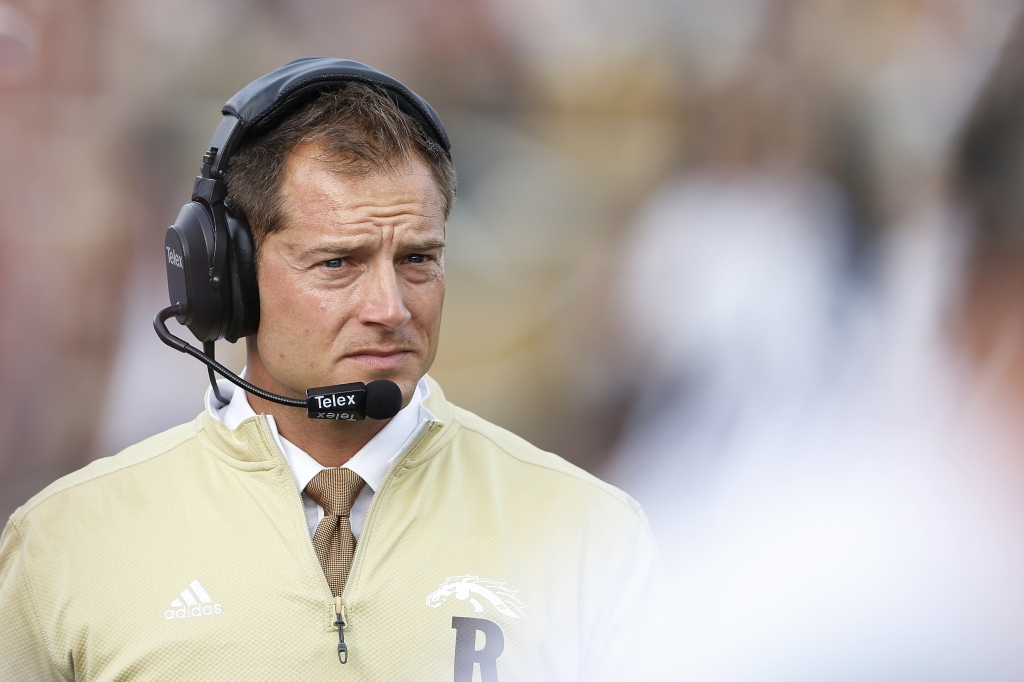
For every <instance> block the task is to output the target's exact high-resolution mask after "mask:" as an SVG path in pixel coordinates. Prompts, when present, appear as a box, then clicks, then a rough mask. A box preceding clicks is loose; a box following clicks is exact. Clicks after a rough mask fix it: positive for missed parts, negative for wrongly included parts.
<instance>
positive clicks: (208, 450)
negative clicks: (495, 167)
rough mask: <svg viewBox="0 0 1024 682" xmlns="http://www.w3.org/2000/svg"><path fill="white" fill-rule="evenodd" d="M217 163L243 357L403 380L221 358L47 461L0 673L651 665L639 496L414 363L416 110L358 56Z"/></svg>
mask: <svg viewBox="0 0 1024 682" xmlns="http://www.w3.org/2000/svg"><path fill="white" fill-rule="evenodd" d="M403 87H404V86H403ZM225 182H226V187H227V192H228V199H229V202H230V205H231V208H232V210H235V211H240V212H242V213H244V215H245V216H246V217H247V218H248V220H249V224H250V226H251V230H252V237H253V240H254V242H255V246H256V254H257V257H256V265H257V277H258V288H259V305H260V317H259V326H258V330H257V331H256V333H255V334H254V335H252V336H249V337H248V339H247V363H248V364H247V370H246V378H247V380H248V381H250V382H252V383H253V384H255V385H256V386H258V387H260V388H262V389H264V390H266V391H269V392H271V393H276V394H279V395H280V394H283V395H285V396H302V395H303V394H304V391H305V390H306V389H307V388H309V387H311V386H323V385H328V384H341V383H345V382H354V381H361V382H370V381H374V380H379V379H387V380H390V381H393V382H395V383H396V384H397V385H398V387H399V388H400V389H401V394H402V405H403V408H402V409H401V411H400V412H399V413H398V414H397V415H396V416H395V417H394V418H392V419H390V420H386V421H385V420H382V421H375V420H371V419H366V420H363V421H356V422H345V421H333V420H316V419H309V418H308V417H307V416H306V414H305V413H304V412H303V411H302V410H299V409H296V408H294V407H286V406H281V405H279V404H276V403H273V402H269V401H268V400H265V399H263V398H260V397H257V396H254V395H247V394H246V393H245V392H243V391H242V390H240V389H234V387H233V386H231V385H230V384H228V383H226V382H219V386H218V389H219V390H218V391H217V393H220V394H221V395H222V396H224V397H225V398H226V400H227V402H226V403H222V402H220V401H219V400H217V399H216V397H215V395H214V392H210V393H208V396H207V410H206V411H204V412H203V414H201V415H200V416H199V417H198V419H197V420H196V421H195V422H193V423H191V424H186V425H183V426H180V427H177V428H175V429H172V430H170V431H168V432H166V433H163V434H160V435H158V436H155V437H153V438H151V439H149V440H146V441H144V442H142V443H140V444H138V445H136V446H134V447H132V448H129V449H128V450H126V451H125V452H122V453H121V454H119V455H116V456H114V457H111V458H107V459H104V460H100V461H97V462H94V463H93V464H91V465H89V466H87V467H86V468H84V469H82V470H81V471H79V472H77V473H74V474H72V475H70V476H67V477H65V478H63V479H61V480H59V481H57V482H56V483H54V484H53V485H51V486H50V487H48V488H47V489H46V490H44V491H43V492H41V493H40V494H39V495H37V496H36V497H35V498H33V499H32V500H30V501H29V502H28V503H27V504H26V505H25V506H24V507H22V508H21V509H19V510H18V511H17V512H16V513H15V514H14V515H13V516H12V518H11V520H10V522H9V523H8V525H7V528H6V529H5V531H4V534H3V538H2V542H0V618H2V627H0V679H3V680H45V679H52V680H60V679H65V680H71V679H74V680H112V679H132V680H166V679H203V680H228V679H231V680H234V679H239V678H253V677H256V678H260V679H268V680H281V679H303V680H317V679H324V680H327V679H332V680H334V679H366V680H453V679H454V680H456V682H469V680H471V679H476V678H475V677H474V676H475V675H479V676H480V679H483V680H486V681H488V682H494V681H496V680H502V682H507V681H509V680H577V679H578V680H596V679H612V678H614V679H644V678H649V677H650V676H651V675H653V674H657V675H659V676H662V677H664V676H665V675H667V671H666V670H665V669H664V667H663V666H662V663H661V662H659V657H664V656H665V655H666V654H667V653H669V652H668V651H667V649H666V647H665V646H664V645H663V644H662V642H664V641H665V638H666V637H667V636H669V635H670V632H669V631H668V629H667V627H666V625H665V624H664V620H665V619H664V614H665V612H667V611H668V610H669V609H668V607H667V606H665V605H666V604H667V603H668V600H669V598H670V597H669V594H668V590H667V588H666V586H665V585H664V582H663V578H662V577H661V576H662V574H661V572H660V567H659V563H658V560H657V556H656V550H655V547H654V543H653V541H652V538H651V535H650V532H649V530H648V527H647V524H646V521H645V519H644V517H643V515H642V513H641V512H640V510H639V508H638V506H637V505H636V503H634V502H633V501H632V500H631V499H629V498H628V497H627V496H626V495H624V494H623V493H621V492H619V491H618V490H615V489H614V488H612V487H610V486H608V485H605V484H603V483H601V482H599V481H597V480H596V479H594V478H593V477H591V476H589V475H587V474H586V473H584V472H582V471H580V470H578V469H576V468H574V467H573V466H571V465H569V464H567V463H566V462H564V461H562V460H561V459H559V458H558V457H556V456H554V455H551V454H548V453H545V452H542V451H540V450H537V449H536V448H534V447H532V446H531V445H529V444H528V443H526V442H524V441H522V440H521V439H519V438H517V437H516V436H514V435H512V434H510V433H508V432H506V431H504V430H502V429H500V428H498V427H496V426H493V425H491V424H489V423H487V422H485V421H484V420H482V419H480V418H479V417H476V416H475V415H473V414H471V413H469V412H467V411H465V410H462V409H459V408H457V407H455V406H453V405H451V404H450V403H448V402H447V401H446V400H445V398H444V395H443V393H442V392H441V389H440V387H439V386H438V385H437V384H436V383H435V382H433V381H432V380H430V379H429V378H428V377H427V376H426V372H427V370H428V369H429V367H430V365H431V362H432V361H433V359H434V355H435V353H436V351H437V344H438V333H439V330H440V323H441V309H442V304H443V302H444V293H445V279H444V258H443V256H444V247H445V238H446V234H445V220H446V219H447V216H448V212H449V210H450V208H451V205H452V203H453V201H454V195H455V171H454V167H453V166H452V164H451V161H450V160H449V159H448V157H447V155H446V154H445V153H444V150H443V149H441V148H440V147H439V146H438V145H437V144H436V143H435V142H434V141H432V139H431V137H430V135H429V134H427V132H426V131H425V129H424V127H423V125H422V123H421V122H418V121H417V120H416V119H414V118H413V117H412V116H410V115H409V114H408V113H407V112H404V111H402V110H401V109H400V108H399V106H397V105H396V103H395V101H394V100H393V99H392V98H390V97H388V96H386V95H385V94H382V92H381V90H380V88H376V87H374V86H372V85H367V84H364V83H360V82H357V81H353V82H350V83H347V84H346V85H344V87H338V88H334V89H330V90H328V91H327V92H325V93H322V94H318V96H316V97H314V98H313V99H311V100H310V101H308V102H305V103H304V104H302V105H301V106H300V107H299V108H298V109H296V110H294V111H292V112H290V113H289V114H288V115H287V116H286V117H285V118H284V119H283V120H282V121H281V122H280V123H279V124H278V125H277V126H276V127H274V128H273V129H272V130H270V131H269V132H266V131H264V132H262V133H261V134H249V135H248V136H247V138H245V139H244V141H243V142H242V143H241V147H240V148H239V150H238V151H237V153H235V155H234V156H233V157H232V158H231V162H230V165H229V166H228V172H227V174H226V177H225ZM232 389H233V390H232Z"/></svg>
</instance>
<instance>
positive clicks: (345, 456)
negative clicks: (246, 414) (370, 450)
mask: <svg viewBox="0 0 1024 682" xmlns="http://www.w3.org/2000/svg"><path fill="white" fill-rule="evenodd" d="M253 360H254V358H253V357H252V356H251V355H250V357H249V364H248V365H247V367H246V379H247V380H248V381H250V382H252V383H254V384H256V385H257V386H259V387H260V388H263V389H264V390H267V391H270V392H272V393H278V394H283V395H288V394H289V392H288V391H287V389H285V387H284V386H281V385H280V384H279V383H278V382H277V381H275V380H274V378H273V377H272V376H270V374H269V373H268V372H267V371H266V368H265V367H264V366H263V363H262V362H260V361H259V360H258V359H257V360H256V361H255V362H254V361H253ZM246 397H247V398H248V399H249V405H250V406H252V409H253V411H254V412H256V413H257V414H272V415H274V421H275V422H276V423H277V431H278V433H280V434H281V436H282V437H283V438H286V439H288V441H290V442H291V443H293V444H294V445H295V446H296V447H298V448H301V449H302V450H303V451H305V452H306V453H308V454H309V456H310V457H312V458H313V459H315V460H316V461H317V462H319V463H320V464H321V465H323V466H325V467H339V466H341V465H343V464H345V462H347V461H349V460H350V459H352V456H353V455H355V454H356V453H357V452H359V451H360V450H361V449H362V448H363V446H364V445H366V444H367V443H369V442H370V439H371V438H373V437H374V436H376V435H377V433H379V432H380V430H381V429H383V428H384V427H385V426H386V425H387V423H388V422H389V421H390V420H387V419H385V420H377V419H364V420H362V421H357V422H345V421H339V420H335V419H310V418H309V417H308V416H306V411H305V410H304V409H302V408H298V407H287V406H285V405H278V404H277V403H272V402H270V401H269V400H264V399H263V398H260V397H259V396H256V395H253V394H251V393H250V394H249V395H247V396H246Z"/></svg>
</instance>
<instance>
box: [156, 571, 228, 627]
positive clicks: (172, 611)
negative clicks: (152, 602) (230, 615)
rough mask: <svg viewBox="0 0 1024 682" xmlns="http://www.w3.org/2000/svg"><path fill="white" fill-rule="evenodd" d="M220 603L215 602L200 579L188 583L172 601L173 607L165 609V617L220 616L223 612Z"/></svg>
mask: <svg viewBox="0 0 1024 682" xmlns="http://www.w3.org/2000/svg"><path fill="white" fill-rule="evenodd" d="M223 610H224V609H223V608H222V607H221V605H220V604H215V603H214V602H213V598H211V597H210V595H209V593H207V591H206V590H205V589H203V586H202V585H200V584H199V581H198V580H193V581H192V582H190V583H189V584H188V587H186V588H185V589H184V590H182V591H181V594H179V595H178V597H177V598H176V599H175V600H174V601H172V602H171V608H169V609H167V610H166V611H164V618H166V619H167V620H174V619H175V618H199V617H201V616H219V615H220V614H221V613H222V612H223Z"/></svg>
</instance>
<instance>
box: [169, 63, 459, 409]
mask: <svg viewBox="0 0 1024 682" xmlns="http://www.w3.org/2000/svg"><path fill="white" fill-rule="evenodd" d="M351 82H359V83H365V84H367V85H371V86H373V87H375V88H377V89H378V90H379V91H380V92H382V93H383V94H385V95H387V96H388V97H390V98H391V99H392V101H394V102H395V104H396V105H397V106H398V108H399V109H400V110H401V111H403V112H405V113H406V114H408V115H409V116H411V117H412V118H413V119H414V120H415V121H416V122H417V123H418V124H419V126H420V128H422V130H423V132H424V133H426V135H427V136H428V137H429V138H430V139H431V140H433V141H434V142H435V143H436V144H437V145H438V146H439V147H440V149H441V150H442V151H443V152H444V154H445V155H446V156H447V157H448V158H449V159H451V142H450V141H449V139H448V132H447V131H446V130H445V128H444V124H443V123H442V122H441V118H440V117H439V116H438V115H437V112H435V111H434V109H433V108H432V107H431V106H430V105H429V104H427V102H426V100H424V99H423V98H422V97H420V96H419V95H417V94H416V93H414V92H413V91H412V90H410V89H409V88H407V87H405V85H403V84H402V83H400V82H399V81H397V80H395V79H394V78H391V77H390V76H388V75H386V74H383V73H381V72H380V71H377V70H376V69H373V68H371V67H369V66H366V65H365V64H360V63H359V62H353V61H349V60H347V59H330V58H327V57H307V58H305V59H297V60H295V61H293V62H289V63H287V64H285V65H284V66H282V67H281V68H280V69H277V70H276V71H274V72H272V73H269V74H267V75H265V76H263V77H261V78H257V79H256V80H254V81H253V82H252V83H250V84H249V85H247V86H245V87H244V88H242V89H241V90H240V91H239V92H238V93H236V94H235V96H234V97H232V98H231V99H229V100H228V101H227V103H226V104H225V105H224V107H223V108H222V109H221V113H222V114H223V115H224V117H223V118H222V119H221V122H220V124H219V125H218V126H217V130H216V131H214V133H213V137H212V138H211V139H210V145H209V148H208V149H207V151H206V153H205V154H204V155H203V164H202V168H201V170H200V174H199V176H198V177H196V180H195V184H194V185H193V187H192V201H190V202H189V203H187V204H185V206H183V207H182V209H181V211H180V212H179V213H178V218H177V219H176V220H175V221H174V224H173V225H171V226H170V227H169V228H167V235H166V238H165V242H164V248H165V256H166V260H167V289H168V293H169V294H170V299H171V305H170V306H168V307H167V308H164V309H163V310H161V311H160V313H158V314H157V317H156V319H155V320H154V321H153V324H154V327H155V328H156V332H157V334H158V335H159V336H160V338H161V340H163V341H164V343H166V344H167V345H169V346H171V347H172V348H175V349H176V350H179V351H181V352H183V353H188V354H190V355H193V356H194V357H196V358H198V359H199V360H201V361H203V362H204V363H206V364H207V366H208V367H210V381H211V383H212V384H213V390H214V391H215V392H216V391H217V384H216V382H215V381H214V376H213V371H214V370H216V371H217V372H219V373H220V374H222V375H223V376H224V377H225V378H227V379H229V380H231V381H232V382H233V383H235V384H237V385H239V386H241V387H242V388H244V389H245V390H246V391H249V392H251V393H255V394H257V395H260V396H262V397H263V398H265V399H267V400H271V401H274V402H278V403H281V404H283V405H291V406H294V407H302V406H307V403H306V402H303V401H299V400H297V399H294V398H284V397H283V396H275V395H273V394H270V393H267V392H266V391H262V390H261V389H259V388H258V387H255V386H253V385H252V384H250V383H248V382H246V381H245V380H243V379H241V378H240V377H238V376H236V375H234V374H233V373H231V372H230V371H229V370H227V369H226V368H225V367H224V366H223V365H221V364H220V363H218V362H216V361H215V360H214V357H213V347H214V342H215V341H217V340H218V339H227V340H228V341H231V342H235V341H237V340H238V339H240V338H242V337H245V336H249V335H250V334H254V333H256V330H257V329H258V328H259V321H260V298H259V287H258V285H257V280H256V263H255V255H256V254H255V247H254V244H253V237H252V230H251V229H250V228H249V222H248V219H247V218H246V216H245V215H244V214H243V213H242V212H241V211H240V210H238V209H237V208H236V207H232V206H230V205H229V204H230V202H228V201H227V200H226V194H225V186H224V174H225V171H226V170H227V167H228V162H229V161H230V159H231V156H232V155H233V154H234V153H235V151H237V149H238V147H239V145H240V144H241V142H242V140H243V139H244V138H245V137H246V136H258V135H263V134H266V133H267V132H269V131H271V130H273V129H274V128H275V127H276V126H277V124H278V123H280V122H281V120H282V119H284V118H285V117H286V116H287V115H288V114H289V113H291V112H292V111H294V110H295V109H296V108H297V107H299V106H301V105H302V104H304V103H305V102H308V101H310V100H312V99H313V98H315V97H317V96H319V95H320V94H321V93H324V92H328V91H331V90H338V89H341V88H344V87H345V85H346V84H348V83H351ZM170 317H174V318H175V319H177V321H178V322H179V323H181V324H183V325H185V326H186V327H188V329H189V331H191V332H192V333H193V334H194V335H195V337H196V338H197V339H198V340H199V341H201V342H203V348H204V351H203V352H200V351H199V350H198V349H196V348H194V347H192V346H191V345H189V344H187V343H185V342H184V341H182V340H181V339H178V338H177V337H174V336H173V335H171V334H170V332H168V330H167V327H166V325H165V320H167V319H169V318H170ZM386 383H390V382H373V384H386ZM373 384H371V386H372V385H373ZM346 386H351V385H346ZM329 388H332V389H333V388H339V387H329ZM395 389H396V390H397V386H395ZM310 390H314V389H310ZM317 390H320V393H317V394H316V396H315V397H316V399H317V400H319V401H320V403H323V402H324V400H325V398H324V395H328V394H330V395H333V394H331V393H330V392H328V394H323V390H326V389H317ZM346 390H348V391H349V392H350V393H351V391H352V390H355V389H351V388H350V389H346ZM359 390H362V389H359ZM380 390H382V391H384V390H386V392H387V395H388V396H389V397H388V398H387V400H386V401H385V403H386V404H387V406H388V407H387V409H386V410H382V411H378V412H374V410H375V409H377V408H373V407H371V409H370V411H369V414H371V415H372V414H375V413H379V414H386V413H387V412H388V410H390V409H391V407H390V406H391V405H392V404H393V399H394V395H393V392H391V389H390V388H387V389H380ZM378 393H379V391H378ZM369 395H370V396H371V397H370V398H368V399H367V400H368V401H369V403H368V404H370V405H371V406H372V405H376V404H377V403H376V398H374V397H373V396H374V395H377V393H374V392H373V391H371V393H370V394H369ZM379 395H381V396H383V395H384V393H379ZM217 397H218V398H220V395H219V394H218V395H217ZM309 400H313V398H309ZM360 400H362V398H360ZM381 400H384V399H383V398H381ZM400 402H401V395H400V394H399V403H400ZM320 403H317V404H320ZM339 404H340V403H339ZM381 404H384V403H381ZM309 405H313V403H309ZM317 409H318V410H319V413H318V414H317V415H314V412H315V410H314V409H313V408H312V407H308V411H309V414H310V416H318V418H330V419H348V418H349V417H345V416H334V415H336V414H341V415H344V414H349V413H348V412H344V411H342V412H337V413H335V412H334V411H330V410H328V411H325V409H326V408H324V407H323V406H322V405H321V406H320V407H319V408H317ZM396 411H397V410H396ZM353 414H355V413H353ZM323 415H329V416H327V417H324V416H323ZM352 418H356V417H352ZM358 418H360V419H361V418H362V417H361V416H359V417H358ZM377 418H387V417H377Z"/></svg>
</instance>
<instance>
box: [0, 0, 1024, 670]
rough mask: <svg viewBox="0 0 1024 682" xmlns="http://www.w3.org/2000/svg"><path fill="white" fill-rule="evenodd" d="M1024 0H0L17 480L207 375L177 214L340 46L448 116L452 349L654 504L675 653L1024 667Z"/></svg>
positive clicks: (11, 485) (172, 417)
mask: <svg viewBox="0 0 1024 682" xmlns="http://www.w3.org/2000/svg"><path fill="white" fill-rule="evenodd" d="M1020 10H1021V3H1020V2H1019V1H1018V0H517V1H515V2H513V1H512V0H377V1H375V2H372V3H371V2H353V1H339V0H333V1H331V0H292V1H291V2H287V1H284V0H179V1H177V2H165V1H163V0H130V1H129V0H0V154H2V156H0V159H2V165H0V434H2V438H0V515H2V516H3V517H4V518H6V516H7V515H8V514H9V513H11V512H12V511H13V510H14V509H15V508H16V507H17V506H18V505H20V504H22V503H23V502H24V501H25V500H27V499H28V498H29V497H30V496H31V495H33V494H35V493H36V492H38V491H39V490H41V489H42V488H43V487H44V486H45V485H47V484H48V483H50V482H51V481H53V480H54V479H56V478H57V477H59V476H61V475H63V474H65V473H67V472H69V471H72V470H74V469H76V468H79V467H81V466H83V465H84V464H86V463H88V462H89V461H90V460H92V459H94V458H96V457H104V456H109V455H111V454H114V453H116V452H117V451H118V450H120V449H121V448H123V447H125V446H127V445H129V444H131V443H133V442H135V441H138V440H140V439H142V438H145V437H147V436H149V435H152V434H154V433H156V432H158V431H161V430H163V429H165V428H168V427H170V426H172V425H175V424H178V423H181V422H184V421H187V420H191V419H192V418H194V416H195V415H196V414H197V413H198V412H199V411H200V410H201V408H202V397H203V392H204V390H205V387H206V373H205V370H204V368H203V367H202V366H201V365H199V364H198V363H196V362H194V361H192V360H190V359H189V358H187V357H185V356H183V355H179V354H177V353H175V352H173V351H172V350H170V349H169V348H166V347H165V346H163V345H162V344H160V343H159V341H158V340H157V338H156V336H155V335H154V334H153V332H152V328H151V319H152V316H153V314H154V313H155V312H156V310H158V309H159V308H160V307H162V306H163V305H166V303H165V301H166V284H165V279H164V266H163V260H162V256H161V253H162V251H161V247H162V242H163V233H164V230H165V229H166V227H167V225H169V224H170V223H171V222H172V221H173V220H174V217H175V215H176V214H177V211H178V209H179V208H180V206H181V204H182V203H184V202H185V201H187V200H188V198H189V196H190V190H191V185H192V179H193V177H194V176H195V174H196V173H197V172H198V169H199V164H200V159H201V156H202V152H203V151H204V148H205V146H206V143H207V142H208V140H209V136H210V134H211V133H212V131H213V129H214V127H215V126H216V124H217V122H218V120H219V109H220V106H221V105H222V104H223V102H224V101H225V100H226V99H227V98H228V97H230V96H231V95H232V94H233V93H234V92H235V91H236V90H238V89H240V88H241V87H242V86H243V85H245V84H246V83H248V82H249V81H250V80H252V79H254V78H256V77H257V76H259V75H262V74H263V73H266V72H268V71H270V70H272V69H274V68H276V67H277V66H279V65H281V64H282V63H284V62H286V61H288V60H290V59H293V58H296V57H299V56H305V55H328V56H338V57H346V58H351V59H356V60H359V61H363V62H367V63H369V64H371V65H373V66H375V67H377V68H379V69H381V70H383V71H385V72H387V73H390V74H391V75H393V76H396V77H397V78H399V79H401V80H402V81H404V82H405V83H407V84H408V85H409V86H410V87H412V88H413V89H415V90H416V91H417V92H419V93H420V94H421V95H423V96H424V97H426V98H427V99H428V100H429V101H430V102H431V103H432V104H433V105H434V107H435V108H436V109H437V110H438V112H439V113H440V114H441V116H442V117H443V118H444V120H445V122H446V124H447V126H448V128H449V131H450V133H451V136H452V139H453V141H454V147H453V152H454V157H455V162H456V166H457V168H458V171H459V197H458V202H457V205H456V208H455V211H454V213H453V215H452V217H451V220H450V222H449V226H448V237H449V250H448V253H447V256H446V259H447V271H448V297H447V305H446V310H445V319H444V326H443V332H442V343H441V351H440V354H439V356H438V358H437V361H436V363H435V365H434V368H433V369H432V370H431V373H432V375H433V376H435V377H436V378H437V379H438V380H439V381H440V382H441V384H442V386H443V387H444V389H445V391H446V394H447V395H448V397H449V398H451V399H452V400H453V401H454V402H456V403H458V404H460V405H462V406H464V407H467V408H469V409H471V410H474V411H476V412H478V413H479V414H481V415H482V416H484V417H486V418H488V419H490V420H492V421H494V422H496V423H498V424H500V425H502V426H505V427H507V428H509V429H511V430H513V431H515V432H517V433H519V434H521V435H523V436H524V437H526V438H528V439H529V440H531V441H533V442H534V443H536V444H538V445H540V446H541V447H544V448H546V449H549V450H552V451H554V452H557V453H559V454H561V455H563V456H565V457H566V458H568V459H569V460H571V461H573V462H575V463H577V464H579V465H580V466H582V467H584V468H586V469H588V470H590V471H592V472H594V473H596V474H597V475H599V476H601V477H603V478H605V479H607V480H610V481H611V482H613V483H615V484H616V485H618V486H620V487H622V488H623V489H625V490H626V491H627V492H629V493H630V494H631V495H633V496H634V497H635V498H637V499H638V500H639V501H640V502H641V503H642V504H643V506H644V508H645V509H646V511H647V514H648V517H649V519H650V521H651V524H652V527H653V528H654V531H655V534H656V535H657V537H658V539H659V542H660V543H661V545H662V550H663V553H664V555H665V560H666V564H667V566H668V570H669V573H670V577H671V579H672V583H673V586H674V589H675V591H676V594H674V595H673V598H675V599H677V600H678V602H679V609H680V620H681V622H682V631H681V632H680V633H679V638H678V639H679V653H680V659H681V661H682V663H683V666H684V668H685V670H686V672H687V674H688V675H689V676H690V677H691V678H692V679H698V680H729V681H732V680H736V681H739V680H787V681H790V680H861V681H863V680H967V679H970V680H1020V679H1024V646H1022V644H1021V643H1022V642H1024V579H1022V576H1024V454H1022V453H1024V418H1022V417H1024V192H1022V191H1021V190H1022V189H1024V27H1022V25H1021V24H1020V23H1019V17H1018V15H1019V14H1020ZM218 353H219V355H220V356H221V357H223V358H226V359H227V361H228V364H229V365H231V366H232V367H234V368H235V369H236V370H237V369H240V366H241V362H242V360H243V352H242V344H238V347H233V346H231V345H230V344H221V345H219V347H218Z"/></svg>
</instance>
